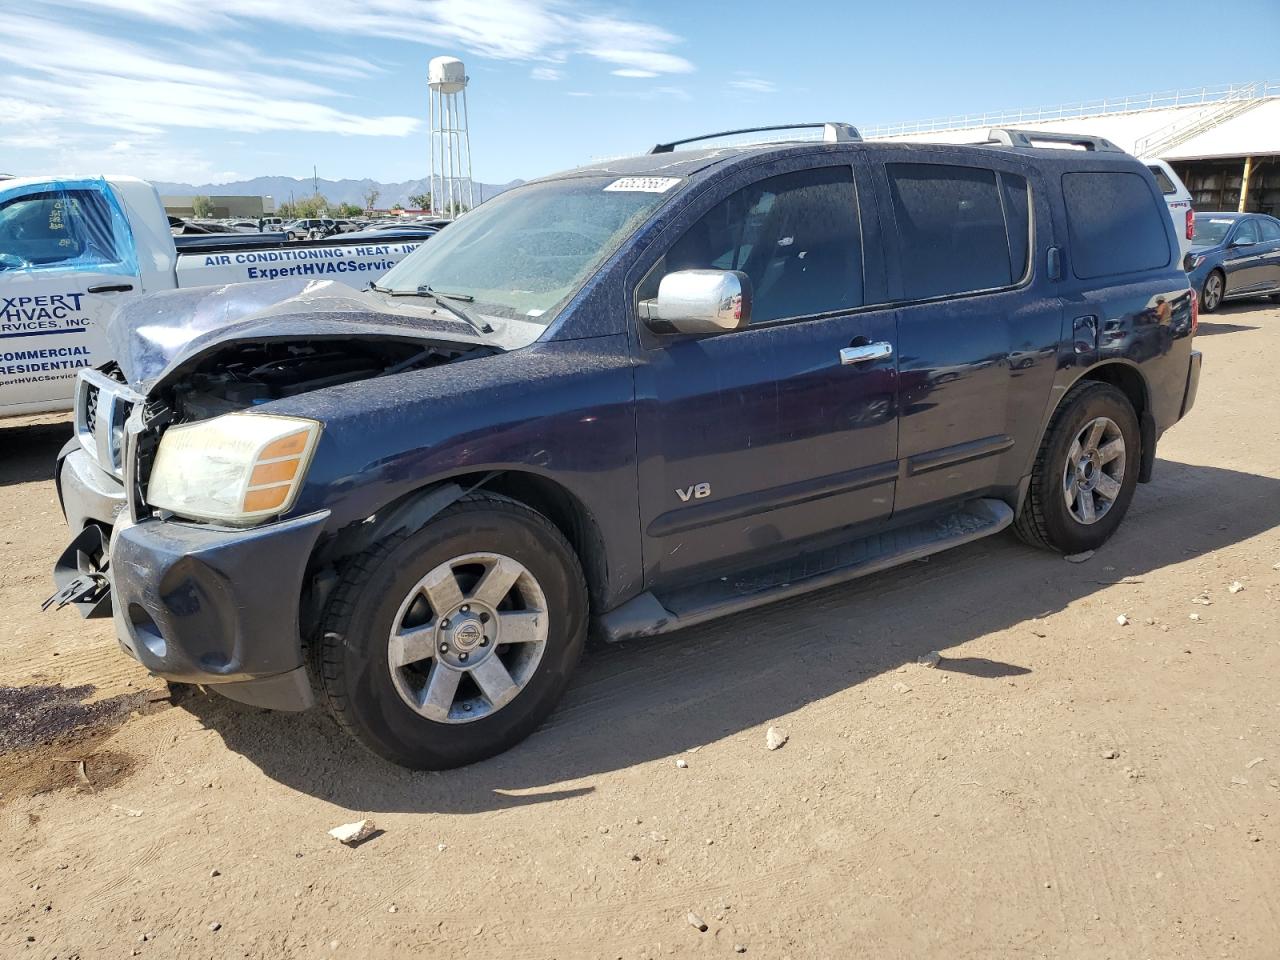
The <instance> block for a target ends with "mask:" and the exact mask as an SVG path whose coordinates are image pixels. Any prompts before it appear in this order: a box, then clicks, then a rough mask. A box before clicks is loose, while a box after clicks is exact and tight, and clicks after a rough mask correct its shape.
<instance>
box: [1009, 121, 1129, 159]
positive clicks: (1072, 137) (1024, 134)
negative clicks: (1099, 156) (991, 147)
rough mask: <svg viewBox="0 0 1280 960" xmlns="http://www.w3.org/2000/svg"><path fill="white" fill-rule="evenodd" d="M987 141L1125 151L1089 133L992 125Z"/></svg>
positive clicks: (1105, 151)
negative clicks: (1066, 145) (1064, 144)
mask: <svg viewBox="0 0 1280 960" xmlns="http://www.w3.org/2000/svg"><path fill="white" fill-rule="evenodd" d="M987 143H1000V144H1003V145H1004V146H1006V147H1034V146H1035V145H1036V144H1037V143H1066V144H1070V145H1072V146H1076V147H1084V148H1085V149H1086V150H1096V151H1097V152H1099V153H1124V152H1125V151H1123V150H1121V149H1120V148H1119V147H1117V146H1116V145H1115V144H1114V143H1112V142H1111V141H1110V140H1104V139H1103V138H1102V137H1091V136H1089V135H1088V134H1087V133H1049V132H1047V131H1044V130H1015V129H1013V128H1012V127H992V128H991V129H990V130H989V131H987Z"/></svg>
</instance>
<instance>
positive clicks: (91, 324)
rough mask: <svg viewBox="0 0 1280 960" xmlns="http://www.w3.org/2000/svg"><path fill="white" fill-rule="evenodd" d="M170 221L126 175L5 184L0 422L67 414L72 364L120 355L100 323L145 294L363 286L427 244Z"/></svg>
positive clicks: (111, 432) (0, 232) (0, 218)
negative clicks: (303, 284) (279, 283)
mask: <svg viewBox="0 0 1280 960" xmlns="http://www.w3.org/2000/svg"><path fill="white" fill-rule="evenodd" d="M175 219H176V218H173V217H167V216H166V214H165V211H164V207H163V206H162V205H161V203H160V197H159V195H158V194H157V193H156V191H155V188H154V187H152V186H151V185H150V184H149V183H145V182H144V181H142V180H137V179H135V178H133V177H111V178H109V179H77V180H49V179H47V178H25V179H13V180H6V181H4V182H3V183H0V417H4V416H12V415H16V414H21V413H41V412H44V411H49V410H65V409H68V408H69V407H70V406H71V398H72V394H73V392H74V388H75V383H76V373H77V371H79V370H80V369H81V368H84V367H96V366H99V365H100V364H103V363H106V362H107V361H109V360H113V359H116V358H114V357H113V356H112V355H111V354H110V353H108V352H107V350H106V342H107V337H106V333H105V331H104V329H103V325H104V323H105V322H106V320H107V318H108V317H109V316H110V315H111V314H112V312H113V311H114V310H115V309H116V308H118V307H120V306H123V305H124V304H125V303H126V302H127V301H129V300H132V299H135V298H137V297H138V296H139V295H140V294H143V293H152V292H154V291H158V290H172V289H174V288H175V287H181V288H186V287H197V286H201V285H204V284H216V285H219V286H225V285H229V284H230V285H235V286H233V287H232V288H231V289H234V290H236V291H237V293H236V296H237V297H239V298H242V299H244V300H247V301H253V299H254V297H255V296H258V297H261V296H263V295H265V296H267V297H268V299H270V298H271V295H270V294H263V293H251V292H248V291H247V290H246V287H249V286H254V285H250V284H247V283H246V281H250V280H253V281H257V280H273V279H277V278H280V277H304V278H312V279H331V280H333V279H337V280H344V281H346V282H347V283H349V284H351V285H352V286H355V287H361V286H365V285H366V284H368V282H369V281H370V280H375V279H377V278H378V277H380V276H381V275H382V274H384V273H386V271H387V270H389V269H390V268H391V267H392V266H394V265H395V264H396V263H398V262H399V261H400V259H401V258H402V257H404V256H406V255H407V254H409V253H410V252H412V251H413V250H416V249H417V247H418V244H419V243H421V241H422V238H421V237H418V236H413V235H407V234H406V235H396V234H386V235H383V236H382V237H380V238H378V239H376V240H372V241H371V240H368V239H365V240H352V241H348V240H346V239H345V238H342V239H339V238H335V239H332V240H329V241H318V242H310V243H295V244H287V243H286V242H285V240H284V238H283V236H281V235H279V234H275V235H264V234H259V233H253V234H248V233H234V232H232V233H227V232H215V231H225V230H227V229H228V228H227V227H225V226H223V225H222V224H215V225H213V226H211V227H202V226H199V225H197V224H193V223H190V222H188V221H184V220H181V219H177V224H178V225H177V226H174V222H175ZM175 234H178V235H177V236H175ZM144 322H145V321H144ZM103 410H104V412H105V410H106V408H105V407H104V408H103ZM120 428H121V423H120V422H118V421H113V422H112V423H111V424H104V426H103V432H102V434H101V436H102V438H103V439H104V441H109V442H112V443H115V442H118V441H119V440H120V437H119V434H118V431H119V429H120ZM113 438H114V439H113Z"/></svg>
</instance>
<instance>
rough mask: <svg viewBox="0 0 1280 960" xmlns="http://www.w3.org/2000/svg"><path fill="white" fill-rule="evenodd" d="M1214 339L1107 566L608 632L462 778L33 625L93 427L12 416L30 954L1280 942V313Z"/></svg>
mask: <svg viewBox="0 0 1280 960" xmlns="http://www.w3.org/2000/svg"><path fill="white" fill-rule="evenodd" d="M1197 345H1198V346H1199V348H1200V349H1202V350H1203V351H1204V354H1205V363H1204V378H1203V381H1202V384H1201V388H1200V396H1199V401H1198V404H1197V406H1196V408H1195V410H1194V412H1193V413H1192V414H1191V415H1190V416H1189V417H1188V418H1187V419H1186V420H1185V421H1184V422H1182V423H1181V424H1179V425H1178V426H1176V427H1175V428H1174V429H1173V430H1172V431H1170V432H1169V433H1168V434H1167V435H1166V436H1165V438H1164V440H1163V441H1162V443H1161V445H1160V452H1159V462H1158V463H1157V467H1156V475H1155V480H1154V482H1153V483H1151V484H1149V485H1147V486H1143V487H1140V488H1139V490H1138V493H1137V496H1136V498H1135V500H1134V503H1133V507H1132V509H1131V511H1130V513H1129V516H1128V519H1127V521H1126V522H1125V524H1124V526H1123V527H1122V528H1121V530H1120V532H1119V534H1118V535H1117V536H1116V537H1115V538H1114V540H1113V541H1112V542H1111V543H1110V544H1108V545H1107V546H1106V547H1105V548H1104V549H1102V550H1100V551H1098V553H1097V554H1096V555H1095V556H1094V557H1093V558H1092V559H1091V560H1089V561H1088V562H1085V563H1081V564H1072V563H1068V562H1066V561H1064V560H1063V558H1062V557H1060V556H1055V555H1053V554H1049V553H1044V552H1039V551H1036V550H1033V549H1031V548H1028V547H1026V546H1023V545H1021V544H1020V543H1018V542H1017V541H1016V540H1015V539H1014V538H1013V537H1012V536H1010V535H1001V536H998V537H994V538H990V539H988V540H985V541H982V542H979V543H976V544H973V545H970V546H968V547H963V548H960V549H957V550H954V551H951V552H949V553H945V554H942V555H939V556H935V557H933V558H932V559H930V560H929V561H928V562H922V563H915V564H912V565H910V566H908V567H906V568H902V569H898V570H895V571H891V572H888V573H885V574H882V575H878V576H875V577H871V578H869V579H865V580H861V581H858V582H855V583H852V584H849V585H846V586H842V587H839V588H835V589H831V590H827V591H824V592H822V593H818V594H815V595H812V596H809V597H807V598H802V599H798V600H795V601H791V602H787V603H783V604H779V605H775V606H773V607H769V608H765V609H763V610H760V611H758V612H755V613H752V614H748V615H743V616H739V617H735V618H732V619H729V620H726V621H724V622H721V623H717V624H714V625H712V626H708V627H701V628H698V629H696V630H690V631H687V632H685V633H683V634H680V635H676V636H672V637H670V638H667V639H663V640H658V641H651V642H647V643H636V644H627V645H624V646H621V647H616V648H606V649H601V650H593V651H591V652H589V653H588V655H587V657H586V659H585V660H584V662H583V664H582V665H581V668H580V670H579V673H578V674H577V678H576V680H575V682H574V683H573V686H572V688H571V689H570V691H569V693H568V696H567V697H566V699H565V701H564V703H563V704H562V705H561V707H560V709H559V710H558V711H557V712H556V713H555V714H554V715H553V717H552V718H551V720H550V722H548V723H547V724H546V725H545V726H544V727H543V728H542V729H541V730H540V731H538V732H537V733H536V734H535V735H534V736H533V737H532V738H531V739H530V740H528V741H527V742H526V743H525V744H523V745H521V746H520V747H518V748H516V749H514V750H512V751H510V752H509V753H507V754H505V755H503V756H501V757H498V758H496V759H494V760H491V761H488V762H486V763H482V764H478V765H476V766H474V767H470V768H467V769H463V770H458V771H453V772H449V773H440V774H414V773H408V772H406V771H403V770H400V769H397V768H395V767H392V766H389V765H388V764H386V763H384V762H382V761H380V760H377V759H375V758H373V757H371V756H369V755H367V754H365V753H364V752H363V751H362V750H361V749H360V748H359V747H357V746H355V745H354V744H352V743H351V742H349V741H348V740H347V739H346V738H345V737H344V736H343V735H342V734H340V733H339V732H338V730H337V729H336V728H335V726H334V725H333V724H332V722H331V721H330V720H329V719H328V718H327V717H326V716H324V715H322V714H321V713H319V712H314V711H313V712H311V713H308V714H301V715H287V714H272V713H268V712H265V711H262V710H256V709H252V708H248V707H243V706H239V705H236V704H233V703H231V702H229V701H226V700H224V699H222V698H219V697H217V696H214V695H208V694H203V693H200V692H198V691H196V692H193V693H191V694H190V695H187V696H182V697H178V698H177V702H171V701H170V699H168V690H167V688H166V687H165V685H164V684H163V683H161V682H159V681H156V680H154V679H152V678H149V677H148V676H147V675H146V674H145V673H144V672H143V671H142V670H141V669H140V668H139V667H138V666H137V665H136V664H134V663H133V662H132V661H130V660H129V659H128V658H127V657H126V656H124V655H123V654H122V653H121V652H120V651H119V650H118V648H117V647H116V644H115V642H114V639H113V637H112V632H111V627H110V623H109V622H108V621H102V620H96V621H89V622H85V621H82V620H80V618H79V617H78V616H77V615H76V614H75V613H73V612H72V611H70V610H63V611H61V612H59V613H45V614H42V613H41V612H40V609H39V602H40V600H41V599H42V598H43V597H44V596H45V595H46V594H47V593H48V592H49V591H50V581H49V569H50V566H51V564H52V563H53V560H54V558H55V557H56V555H57V554H58V553H59V552H60V551H61V549H62V547H63V545H64V543H65V541H66V539H67V534H66V530H65V528H64V526H63V524H62V520H61V516H60V513H59V509H58V504H57V499H56V494H55V491H54V487H53V484H52V483H51V482H50V479H49V477H50V470H51V465H52V462H53V458H54V455H55V453H56V451H57V450H58V448H59V446H60V445H61V444H62V442H63V441H64V439H65V438H66V437H67V435H68V433H69V427H68V425H67V423H66V421H65V418H61V417H45V418H35V419H29V420H26V421H20V422H18V423H16V424H14V423H8V424H6V425H4V426H0V458H2V464H0V541H2V542H3V554H2V557H3V564H2V565H0V610H2V611H3V614H0V687H2V688H3V689H2V690H0V849H2V850H3V856H2V857H0V956H3V957H5V958H24V957H32V958H37V957H38V958H51V957H58V958H62V960H66V958H72V957H80V958H84V960H89V958H99V957H110V958H118V957H130V956H135V955H136V956H141V957H154V958H165V960H168V958H187V957H193V958H200V957H210V958H221V957H252V958H272V960H275V958H281V960H288V958H304V957H325V958H329V957H343V958H381V957H397V958H399V957H408V956H422V957H446V956H447V957H457V958H476V960H480V958H496V957H528V958H551V957H558V958H572V957H600V958H609V957H623V958H643V957H658V956H676V957H686V956H689V957H703V956H706V957H713V956H724V957H729V956H736V955H737V954H736V953H735V949H736V948H738V947H742V948H745V956H747V957H748V958H750V957H766V958H781V957H792V958H802V957H804V958H807V957H823V958H825V957H874V958H876V960H885V958H895V957H924V956H927V957H940V958H948V960H955V958H989V957H1020V958H1038V957H1069V958H1135V960H1139V958H1158V960H1169V958H1183V957H1185V958H1197V960H1199V958H1209V957H1227V958H1259V960H1262V958H1268V960H1273V958H1276V957H1280V529H1277V523H1278V522H1280V389H1277V379H1276V373H1275V371H1276V358H1277V357H1278V356H1280V310H1278V309H1276V308H1275V307H1273V306H1270V305H1256V304H1254V305H1248V306H1236V307H1230V308H1227V309H1225V310H1223V311H1221V312H1219V313H1217V314H1215V315H1213V316H1212V317H1209V318H1205V322H1203V323H1202V324H1201V327H1200V336H1199V339H1198V340H1197ZM1233 583H1239V584H1240V585H1241V586H1242V587H1243V589H1242V590H1239V591H1237V592H1232V591H1231V589H1230V587H1231V585H1232V584H1233ZM1197 597H1203V598H1205V599H1207V600H1208V603H1207V604H1204V603H1193V602H1192V600H1193V598H1197ZM1121 616H1123V617H1124V618H1126V619H1127V621H1128V622H1127V623H1125V624H1121V623H1120V622H1118V620H1117V618H1118V617H1121ZM1195 617H1198V619H1194V618H1195ZM935 650H936V651H940V652H941V654H942V660H941V661H940V663H939V665H938V667H937V668H933V669H931V668H929V667H928V666H924V665H921V664H919V663H918V662H917V660H918V658H920V657H922V656H926V655H928V654H929V653H930V652H931V651H935ZM771 725H772V726H776V727H778V728H779V729H780V730H782V731H784V732H785V733H786V734H787V735H788V736H789V738H790V739H789V741H788V742H787V743H786V744H785V745H784V746H783V747H782V748H780V749H778V750H775V751H770V750H768V749H766V745H765V739H766V730H767V729H768V728H769V727H770V726H771ZM677 759H680V760H683V761H685V763H686V764H687V766H684V767H678V766H677V764H676V760H677ZM80 761H83V765H81V763H80ZM364 817H369V818H372V819H373V820H374V821H375V823H376V826H377V828H378V829H379V831H380V832H379V833H378V834H377V835H375V836H374V837H373V838H372V839H370V840H368V841H367V842H365V843H364V844H362V845H360V846H358V847H356V848H348V847H345V846H342V845H340V844H338V843H337V842H335V841H334V840H333V839H331V838H330V837H329V836H328V834H327V831H328V830H329V829H330V828H331V827H334V826H336V825H338V824H342V823H345V822H348V821H353V820H358V819H361V818H364ZM690 913H693V914H695V915H696V918H699V919H700V920H701V921H703V922H705V924H706V928H707V929H706V930H705V931H700V930H698V929H696V928H695V926H694V925H693V923H692V922H691V921H690V918H689V916H688V915H689V914H690Z"/></svg>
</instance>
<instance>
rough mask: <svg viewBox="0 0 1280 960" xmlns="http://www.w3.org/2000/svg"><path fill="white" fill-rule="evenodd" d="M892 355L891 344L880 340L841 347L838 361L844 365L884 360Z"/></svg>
mask: <svg viewBox="0 0 1280 960" xmlns="http://www.w3.org/2000/svg"><path fill="white" fill-rule="evenodd" d="M892 356H893V344H892V343H886V342H885V341H883V340H881V341H880V342H878V343H865V344H863V345H862V346H858V347H841V348H840V362H841V363H842V364H844V365H845V366H849V365H850V364H853V363H866V362H867V361H868V360H884V359H886V358H888V357H892Z"/></svg>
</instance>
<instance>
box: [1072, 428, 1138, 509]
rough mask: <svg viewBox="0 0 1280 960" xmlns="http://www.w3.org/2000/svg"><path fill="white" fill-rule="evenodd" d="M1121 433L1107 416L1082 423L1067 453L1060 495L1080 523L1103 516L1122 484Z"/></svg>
mask: <svg viewBox="0 0 1280 960" xmlns="http://www.w3.org/2000/svg"><path fill="white" fill-rule="evenodd" d="M1124 460H1125V456H1124V434H1122V433H1121V432H1120V428H1119V427H1118V426H1117V425H1116V422H1115V421H1114V420H1112V419H1111V418H1110V417H1098V418H1097V419H1095V420H1092V421H1090V422H1089V423H1087V424H1085V426H1084V429H1083V430H1081V431H1080V432H1079V433H1078V434H1076V438H1075V440H1073V441H1072V442H1071V449H1070V450H1068V451H1067V463H1066V466H1065V467H1064V468H1063V471H1062V495H1063V497H1064V498H1065V499H1066V502H1067V510H1068V511H1069V512H1070V513H1071V516H1072V517H1074V518H1075V519H1076V520H1078V521H1079V522H1080V523H1083V524H1091V523H1097V522H1098V521H1099V520H1101V519H1102V518H1103V517H1105V516H1106V515H1107V511H1108V510H1110V509H1111V507H1112V505H1113V504H1114V503H1115V502H1116V498H1117V497H1119V496H1120V489H1121V487H1122V486H1123V485H1124Z"/></svg>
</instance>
